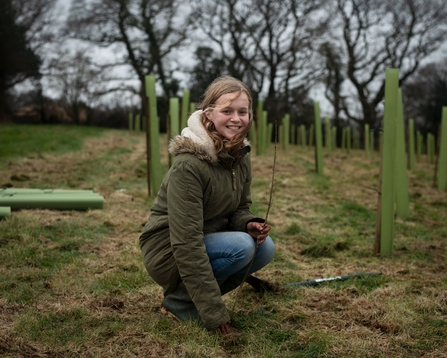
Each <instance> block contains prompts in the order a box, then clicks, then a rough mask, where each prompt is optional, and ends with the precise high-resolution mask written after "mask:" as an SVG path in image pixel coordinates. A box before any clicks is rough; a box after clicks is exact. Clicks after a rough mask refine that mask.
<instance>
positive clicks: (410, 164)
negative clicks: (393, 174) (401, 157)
mask: <svg viewBox="0 0 447 358" xmlns="http://www.w3.org/2000/svg"><path fill="white" fill-rule="evenodd" d="M414 153H415V149H414V120H413V119H411V118H410V119H409V120H408V169H410V170H414Z"/></svg>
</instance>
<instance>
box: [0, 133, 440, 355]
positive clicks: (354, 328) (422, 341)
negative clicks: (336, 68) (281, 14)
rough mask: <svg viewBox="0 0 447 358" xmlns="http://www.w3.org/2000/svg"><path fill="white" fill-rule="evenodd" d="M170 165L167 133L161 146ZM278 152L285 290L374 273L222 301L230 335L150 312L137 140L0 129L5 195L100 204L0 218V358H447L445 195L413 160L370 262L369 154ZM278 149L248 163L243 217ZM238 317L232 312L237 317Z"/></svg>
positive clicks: (263, 199) (154, 308) (372, 178)
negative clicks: (384, 243)
mask: <svg viewBox="0 0 447 358" xmlns="http://www.w3.org/2000/svg"><path fill="white" fill-rule="evenodd" d="M160 145H161V146H162V150H161V152H162V155H163V158H162V161H163V163H164V164H165V165H166V166H167V153H166V151H165V147H166V136H163V135H162V136H161V137H160ZM313 158H314V155H313V151H312V150H311V149H310V148H302V147H296V146H292V147H291V148H290V150H289V151H288V152H284V151H283V150H281V149H278V159H277V164H276V181H275V186H274V194H273V206H272V208H271V210H270V214H269V221H270V224H271V225H272V234H271V236H272V238H273V240H274V241H275V244H276V248H277V251H276V254H275V258H274V260H273V262H272V263H271V264H270V265H268V266H267V267H266V268H265V269H264V270H262V271H260V272H259V273H257V276H258V277H260V278H262V279H267V280H269V281H272V282H276V283H278V284H280V285H286V284H291V283H294V282H299V281H302V280H311V279H315V278H320V277H330V276H336V275H348V274H352V273H360V272H382V273H383V275H381V276H374V277H368V278H361V279H353V280H348V281H344V282H335V283H326V284H322V285H319V286H316V287H305V288H304V287H294V288H288V289H286V290H284V292H281V293H277V294H274V293H265V294H258V293H255V292H254V291H253V289H252V288H251V287H250V286H248V285H245V286H244V287H243V289H242V291H241V295H240V296H239V298H238V300H237V302H236V304H235V305H234V299H235V297H236V294H235V292H232V293H230V294H228V295H226V296H224V300H225V301H226V302H227V306H228V308H229V310H230V315H231V317H232V328H231V329H232V334H231V335H229V336H217V335H215V334H214V333H210V332H207V331H205V330H203V329H202V328H200V327H199V326H198V325H197V324H195V323H193V322H177V321H176V320H174V319H172V318H170V317H168V316H166V315H164V314H162V312H160V309H159V307H160V303H161V300H162V292H161V288H160V287H158V286H157V285H156V284H155V283H154V282H153V281H152V280H151V279H150V278H149V276H148V275H147V273H146V272H145V269H144V267H143V265H142V260H141V254H140V251H139V247H138V237H139V234H140V232H141V230H142V225H143V224H144V223H145V221H146V220H147V216H148V213H149V207H150V205H151V202H152V200H153V198H150V197H148V195H147V183H146V164H145V137H144V134H142V133H127V132H125V131H119V130H105V129H95V128H86V127H61V126H54V127H52V126H48V127H47V126H38V127H33V126H9V125H1V126H0V186H1V187H5V186H13V187H23V188H59V189H93V190H94V191H95V192H97V193H99V194H101V195H103V196H104V198H105V205H104V209H102V210H91V211H87V212H83V211H50V210H21V211H13V212H12V214H11V216H10V217H9V218H7V219H5V220H2V221H0V277H1V280H0V356H1V357H348V358H349V357H402V358H404V357H405V358H407V357H427V358H428V357H430V358H434V357H439V358H440V357H445V356H447V246H446V243H447V225H446V222H447V192H445V191H439V190H437V189H435V188H433V174H434V169H433V165H432V164H428V163H427V161H426V159H425V157H424V156H423V157H422V159H421V162H418V163H416V169H415V170H414V171H413V172H409V173H408V175H409V191H410V206H411V215H410V217H409V218H408V219H406V220H402V219H400V218H396V221H395V235H394V246H395V251H394V254H393V255H392V256H388V257H380V256H374V255H373V246H374V234H375V220H376V206H377V185H378V176H379V173H378V168H379V156H378V154H377V153H374V155H373V156H372V158H371V159H367V158H366V155H365V153H364V152H362V151H359V150H352V151H351V153H350V154H349V155H347V154H346V153H344V152H342V151H341V150H337V151H335V152H333V153H324V174H323V175H317V174H315V172H314V162H313ZM272 162H273V146H271V147H270V148H268V151H267V154H266V155H263V156H256V155H255V154H253V155H252V163H253V164H252V165H253V176H254V180H253V185H252V199H253V202H254V204H253V207H252V211H253V212H254V213H255V214H257V215H259V216H261V217H264V216H265V212H266V210H267V206H268V200H269V194H270V180H271V172H272ZM233 307H235V308H234V311H232V308H233Z"/></svg>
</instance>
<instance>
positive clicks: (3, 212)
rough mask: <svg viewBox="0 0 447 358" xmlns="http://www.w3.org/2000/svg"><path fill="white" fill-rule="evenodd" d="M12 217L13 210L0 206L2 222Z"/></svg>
mask: <svg viewBox="0 0 447 358" xmlns="http://www.w3.org/2000/svg"><path fill="white" fill-rule="evenodd" d="M9 216H11V208H10V207H9V206H0V220H1V219H4V218H7V217H9Z"/></svg>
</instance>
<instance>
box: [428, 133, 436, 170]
mask: <svg viewBox="0 0 447 358" xmlns="http://www.w3.org/2000/svg"><path fill="white" fill-rule="evenodd" d="M428 135H429V137H430V156H429V161H430V163H431V164H433V163H434V162H435V153H436V150H435V148H436V143H435V136H434V135H433V134H432V133H428Z"/></svg>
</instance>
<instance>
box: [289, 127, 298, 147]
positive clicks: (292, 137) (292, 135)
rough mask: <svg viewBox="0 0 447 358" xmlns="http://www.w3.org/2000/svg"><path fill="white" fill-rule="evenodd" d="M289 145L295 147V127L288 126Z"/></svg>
mask: <svg viewBox="0 0 447 358" xmlns="http://www.w3.org/2000/svg"><path fill="white" fill-rule="evenodd" d="M290 144H292V145H295V144H297V142H296V125H294V124H291V125H290Z"/></svg>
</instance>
